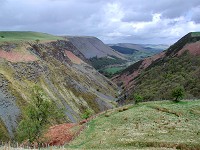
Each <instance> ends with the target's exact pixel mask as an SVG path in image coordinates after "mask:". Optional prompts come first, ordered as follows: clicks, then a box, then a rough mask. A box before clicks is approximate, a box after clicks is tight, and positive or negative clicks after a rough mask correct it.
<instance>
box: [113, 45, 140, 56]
mask: <svg viewBox="0 0 200 150" xmlns="http://www.w3.org/2000/svg"><path fill="white" fill-rule="evenodd" d="M110 47H111V48H112V49H114V50H116V51H118V52H120V53H122V54H129V55H131V54H134V53H135V52H136V51H138V50H135V49H131V48H127V47H121V46H110Z"/></svg>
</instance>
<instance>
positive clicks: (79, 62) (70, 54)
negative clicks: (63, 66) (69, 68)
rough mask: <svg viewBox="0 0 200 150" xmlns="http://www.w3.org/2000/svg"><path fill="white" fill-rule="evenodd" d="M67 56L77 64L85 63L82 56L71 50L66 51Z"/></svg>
mask: <svg viewBox="0 0 200 150" xmlns="http://www.w3.org/2000/svg"><path fill="white" fill-rule="evenodd" d="M65 53H66V55H67V57H68V58H69V59H70V60H71V61H72V62H73V63H75V64H82V63H84V62H83V61H82V60H81V59H80V58H78V57H77V56H76V55H74V54H73V53H72V52H71V51H67V50H66V51H65Z"/></svg>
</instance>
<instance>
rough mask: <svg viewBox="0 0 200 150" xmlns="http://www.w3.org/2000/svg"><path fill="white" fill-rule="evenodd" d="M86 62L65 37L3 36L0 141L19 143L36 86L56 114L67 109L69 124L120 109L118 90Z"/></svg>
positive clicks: (0, 36) (0, 49)
mask: <svg viewBox="0 0 200 150" xmlns="http://www.w3.org/2000/svg"><path fill="white" fill-rule="evenodd" d="M37 39H38V40H39V41H38V40H37ZM96 46H97V45H96ZM96 48H97V49H98V47H96ZM99 49H100V48H99ZM87 62H88V59H87V58H86V57H85V55H83V53H82V52H81V51H79V49H78V48H76V47H75V46H74V45H73V44H72V43H71V42H70V41H68V40H66V39H63V38H62V37H58V36H53V35H49V34H44V33H36V32H0V139H1V140H3V141H4V140H9V139H11V138H14V135H15V134H14V132H15V130H16V127H17V125H18V123H19V121H20V119H21V118H23V117H25V116H24V108H25V106H28V105H29V103H30V102H31V101H32V99H33V87H34V86H35V85H37V86H39V87H40V88H41V89H42V92H44V93H45V94H46V96H47V98H48V99H49V100H51V101H52V102H53V103H54V104H55V105H56V107H57V109H63V111H64V113H65V118H63V120H65V122H77V121H79V120H80V119H81V116H82V114H83V113H84V112H85V111H86V110H90V111H91V112H92V113H93V114H96V113H99V112H101V111H103V110H107V109H109V108H112V107H115V102H114V101H113V100H114V99H115V96H116V94H117V86H116V85H115V84H114V83H113V82H111V81H110V80H108V79H107V78H105V77H104V76H103V75H101V74H100V73H98V72H97V71H96V70H95V69H94V68H93V67H92V66H91V65H89V64H88V63H87ZM54 123H56V120H55V121H54Z"/></svg>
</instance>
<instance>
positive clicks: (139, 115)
mask: <svg viewBox="0 0 200 150" xmlns="http://www.w3.org/2000/svg"><path fill="white" fill-rule="evenodd" d="M177 114H178V115H177ZM199 147H200V101H199V100H198V101H182V102H180V103H173V102H171V101H162V102H146V103H140V104H138V105H129V106H125V107H122V108H117V109H113V110H110V111H107V112H105V113H104V114H102V115H100V116H99V117H97V118H96V119H94V120H92V121H91V122H89V123H88V124H87V128H86V129H85V130H84V131H83V132H82V133H81V135H80V136H79V137H77V138H76V139H75V140H74V141H72V142H71V143H70V144H69V145H67V146H66V148H67V149H174V148H177V149H198V148H199Z"/></svg>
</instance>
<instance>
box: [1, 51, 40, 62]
mask: <svg viewBox="0 0 200 150" xmlns="http://www.w3.org/2000/svg"><path fill="white" fill-rule="evenodd" d="M0 58H4V59H6V60H8V61H11V62H28V61H36V60H37V57H36V56H34V55H31V54H23V53H20V52H6V51H3V50H0Z"/></svg>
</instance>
